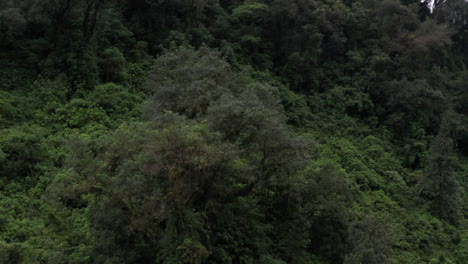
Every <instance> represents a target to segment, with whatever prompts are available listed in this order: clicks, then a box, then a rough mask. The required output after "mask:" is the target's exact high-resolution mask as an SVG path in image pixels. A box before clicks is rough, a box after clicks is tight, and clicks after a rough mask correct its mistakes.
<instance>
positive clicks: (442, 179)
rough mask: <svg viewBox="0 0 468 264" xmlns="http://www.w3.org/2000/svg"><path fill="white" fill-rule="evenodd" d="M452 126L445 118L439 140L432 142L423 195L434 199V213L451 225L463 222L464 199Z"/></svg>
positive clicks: (432, 204) (435, 139) (432, 200)
mask: <svg viewBox="0 0 468 264" xmlns="http://www.w3.org/2000/svg"><path fill="white" fill-rule="evenodd" d="M450 131H451V128H450V123H449V122H448V119H447V117H445V118H444V119H443V120H442V122H441V125H440V129H439V133H438V135H437V137H435V138H434V140H433V141H432V143H431V148H430V154H429V161H428V163H429V164H428V166H427V168H426V174H425V178H424V182H423V188H424V189H423V195H426V196H428V197H429V198H430V199H431V207H432V211H433V213H434V214H435V215H436V216H438V217H439V218H440V219H443V220H445V221H447V222H448V223H450V224H454V225H456V224H459V223H460V221H461V219H462V217H463V216H462V200H461V190H460V184H459V182H458V179H457V173H456V169H457V167H458V166H459V165H458V159H457V157H456V155H455V153H454V150H453V140H452V139H451V137H450Z"/></svg>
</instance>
